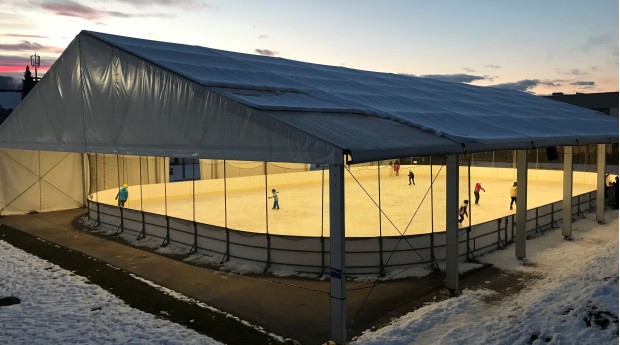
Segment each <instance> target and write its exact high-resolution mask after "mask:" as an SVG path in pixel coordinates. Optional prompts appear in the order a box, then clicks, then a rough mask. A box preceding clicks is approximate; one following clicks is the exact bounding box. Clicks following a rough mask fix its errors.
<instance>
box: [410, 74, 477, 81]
mask: <svg viewBox="0 0 620 345" xmlns="http://www.w3.org/2000/svg"><path fill="white" fill-rule="evenodd" d="M420 77H422V78H431V79H436V80H442V81H451V82H455V83H471V82H474V81H476V80H485V79H487V77H485V76H479V75H472V74H463V73H459V74H425V75H421V76H420Z"/></svg>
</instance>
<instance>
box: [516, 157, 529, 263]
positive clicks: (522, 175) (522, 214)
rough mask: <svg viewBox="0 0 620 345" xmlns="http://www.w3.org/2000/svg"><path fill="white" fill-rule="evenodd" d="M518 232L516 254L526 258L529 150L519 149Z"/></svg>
mask: <svg viewBox="0 0 620 345" xmlns="http://www.w3.org/2000/svg"><path fill="white" fill-rule="evenodd" d="M516 221H517V232H516V234H515V256H516V257H517V258H519V259H524V258H525V253H526V250H525V240H526V238H527V150H518V151H517V216H516Z"/></svg>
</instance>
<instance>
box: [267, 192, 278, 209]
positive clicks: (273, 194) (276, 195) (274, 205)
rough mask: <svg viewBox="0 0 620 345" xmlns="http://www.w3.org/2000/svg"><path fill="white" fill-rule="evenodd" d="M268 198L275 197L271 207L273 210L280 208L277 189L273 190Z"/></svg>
mask: <svg viewBox="0 0 620 345" xmlns="http://www.w3.org/2000/svg"><path fill="white" fill-rule="evenodd" d="M267 199H273V207H272V208H271V209H272V210H279V209H280V203H279V202H278V200H279V198H278V191H277V190H275V189H272V190H271V196H270V197H268V198H267Z"/></svg>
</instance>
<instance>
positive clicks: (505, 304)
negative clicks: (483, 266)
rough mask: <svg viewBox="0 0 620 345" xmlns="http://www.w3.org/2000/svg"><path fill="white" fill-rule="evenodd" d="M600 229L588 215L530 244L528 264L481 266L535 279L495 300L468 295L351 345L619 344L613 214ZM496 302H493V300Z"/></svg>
mask: <svg viewBox="0 0 620 345" xmlns="http://www.w3.org/2000/svg"><path fill="white" fill-rule="evenodd" d="M605 217H606V220H607V224H606V225H599V224H597V222H596V221H595V220H594V219H593V218H594V217H593V215H588V219H582V220H579V221H577V222H575V223H573V238H574V240H573V241H565V240H563V239H562V236H561V230H558V229H556V230H554V231H548V232H546V233H545V235H542V236H539V237H537V238H534V239H531V240H528V241H527V262H528V264H526V265H523V264H522V263H520V262H519V261H518V260H516V259H515V257H514V247H513V246H512V247H509V248H508V250H504V251H497V252H494V253H491V254H488V255H486V256H484V257H481V258H479V259H480V260H481V261H483V262H488V263H492V264H494V265H495V266H497V267H498V268H500V269H503V270H509V271H520V272H524V273H532V274H536V275H538V276H540V277H541V278H539V279H533V280H531V281H530V283H529V284H530V285H529V287H527V288H525V289H523V290H522V291H521V292H519V293H517V294H514V295H508V296H505V297H504V298H502V299H501V300H499V301H498V300H497V297H498V295H497V293H496V292H494V291H491V290H485V289H483V290H477V291H471V290H466V291H463V293H462V294H461V295H460V296H458V297H456V298H452V299H448V300H445V301H442V302H438V303H434V304H430V305H427V306H425V307H422V308H420V309H418V310H416V311H414V312H411V313H409V314H407V315H405V316H403V317H401V318H399V319H397V320H394V321H393V322H392V323H391V324H390V325H388V326H386V327H384V328H381V329H379V330H377V331H374V332H371V331H366V332H365V333H364V334H363V335H361V336H360V337H358V338H357V339H355V340H354V341H353V344H358V345H359V344H363V345H370V344H442V345H444V344H447V345H449V344H467V345H472V344H534V345H537V344H618V211H614V212H607V213H606V214H605ZM490 297H493V298H490Z"/></svg>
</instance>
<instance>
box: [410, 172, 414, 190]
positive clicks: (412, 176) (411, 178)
mask: <svg viewBox="0 0 620 345" xmlns="http://www.w3.org/2000/svg"><path fill="white" fill-rule="evenodd" d="M414 179H415V176H414V175H413V171H411V170H409V185H412V184H413V185H414V186H415V180H414Z"/></svg>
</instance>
